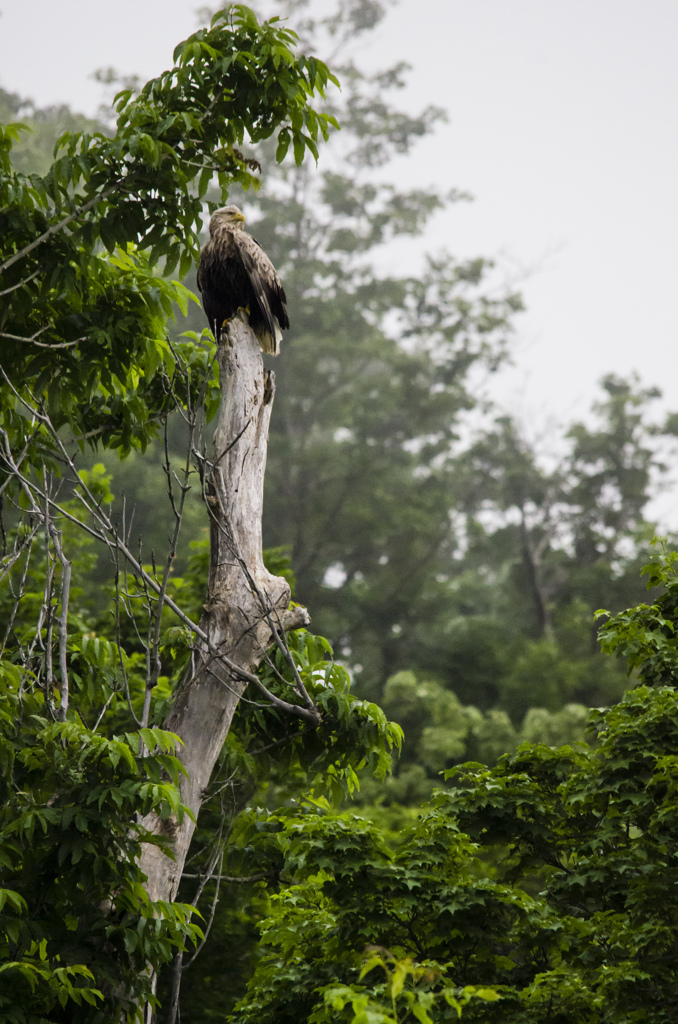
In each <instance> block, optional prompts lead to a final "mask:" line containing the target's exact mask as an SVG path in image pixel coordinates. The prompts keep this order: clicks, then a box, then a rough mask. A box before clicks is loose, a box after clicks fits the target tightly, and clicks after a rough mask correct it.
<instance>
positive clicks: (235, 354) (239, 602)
mask: <svg viewBox="0 0 678 1024" xmlns="http://www.w3.org/2000/svg"><path fill="white" fill-rule="evenodd" d="M224 335H225V337H224ZM221 340H222V343H221V344H220V346H219V366H220V378H221V395H222V398H221V408H220V412H219V421H218V424H217V428H216V431H215V434H214V458H213V462H212V464H211V468H210V471H209V472H208V474H207V476H206V480H205V500H206V502H207V507H208V510H209V513H210V567H209V581H208V588H207V599H206V601H205V605H204V614H203V616H202V618H201V621H200V627H201V632H202V633H203V636H204V637H205V638H206V639H201V638H199V639H198V641H197V643H196V650H195V656H194V659H193V661H194V666H193V668H192V671H190V672H189V673H187V675H186V676H185V678H184V680H183V681H182V683H181V685H180V686H179V689H178V691H177V693H176V696H175V699H174V703H173V706H172V710H171V711H170V713H169V715H168V717H167V719H166V721H165V722H164V728H165V729H169V730H170V731H171V732H174V733H177V735H178V736H179V737H180V738H181V740H182V741H183V747H181V748H180V749H179V751H178V756H179V758H180V760H181V761H182V763H183V765H184V767H185V768H186V770H187V772H188V778H183V777H182V779H181V783H180V791H181V800H182V803H184V804H185V805H186V806H187V807H189V808H190V810H191V811H192V812H193V814H194V815H196V816H197V814H198V811H199V809H200V804H201V801H202V797H203V794H204V792H205V789H206V788H207V785H208V783H209V780H210V776H211V774H212V770H213V768H214V765H215V763H216V760H217V758H218V756H219V753H220V751H221V749H222V747H223V744H224V741H225V739H226V736H227V734H228V730H229V728H230V725H231V722H232V720H233V715H234V713H235V710H236V707H237V705H238V701H239V699H240V697H241V695H242V693H243V690H244V689H245V687H246V686H247V676H248V675H249V676H250V677H251V676H252V674H253V673H255V672H256V669H257V666H258V665H259V662H260V661H261V659H262V657H263V656H264V652H265V651H266V649H267V648H268V647H269V646H270V645H271V643H272V641H273V640H274V639H275V635H276V633H278V634H280V633H282V630H283V629H294V628H299V627H300V626H303V625H307V624H308V621H309V620H308V613H307V612H306V610H305V609H304V608H295V609H293V610H292V611H288V604H289V600H290V589H289V585H288V583H287V581H286V580H285V579H283V578H281V577H278V576H273V575H271V573H269V572H268V570H267V569H266V567H265V566H264V562H263V557H262V537H261V518H262V509H263V493H264V471H265V468H266V449H267V443H268V426H269V420H270V417H271V407H272V401H273V393H274V377H273V374H272V373H271V372H270V371H269V370H266V369H265V368H264V365H263V358H262V354H261V349H260V347H259V342H258V341H257V338H256V337H255V335H254V333H253V331H252V330H251V328H250V327H249V325H248V323H247V321H246V318H244V317H241V316H240V315H239V316H237V317H234V318H233V320H232V321H231V322H230V323H229V325H228V329H227V331H225V332H224V334H222V339H221ZM276 703H277V702H276ZM281 703H282V702H281ZM293 710H294V712H295V713H299V714H301V715H302V716H303V717H307V718H309V719H310V720H311V721H316V722H317V721H319V715H318V714H317V711H315V709H314V708H302V707H296V706H294V708H293ZM144 824H145V825H146V827H147V828H150V829H151V831H153V832H154V833H155V834H158V835H164V836H165V837H167V838H168V839H169V840H170V841H171V843H172V847H173V853H174V857H175V859H174V860H171V859H170V858H169V857H167V856H166V855H165V854H164V853H162V851H161V850H159V849H158V848H157V847H154V846H152V845H150V844H146V845H145V846H144V850H143V854H142V858H141V868H142V870H143V871H144V872H145V874H146V875H147V877H148V882H147V890H148V894H149V896H150V897H151V899H154V900H156V899H162V900H172V899H173V898H174V897H175V896H176V892H177V889H178V887H179V880H180V878H181V872H182V870H183V865H184V861H185V858H186V854H187V852H188V846H189V843H190V840H191V836H192V834H193V828H194V825H193V822H192V821H191V820H190V818H189V817H188V816H185V817H184V819H183V821H181V822H180V821H178V819H176V818H175V817H172V818H170V819H166V820H164V821H163V820H161V819H160V818H158V817H157V816H149V818H148V819H147V820H146V821H145V822H144Z"/></svg>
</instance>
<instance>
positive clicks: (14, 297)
mask: <svg viewBox="0 0 678 1024" xmlns="http://www.w3.org/2000/svg"><path fill="white" fill-rule="evenodd" d="M295 39H296V37H295V35H294V33H293V32H291V31H289V30H288V29H285V28H283V27H281V26H280V25H279V24H278V23H277V19H273V21H272V22H266V23H263V24H261V25H260V24H259V23H258V22H257V20H256V18H255V17H254V15H253V13H252V12H251V11H250V10H249V9H248V8H246V7H243V6H241V5H235V6H232V7H229V8H225V9H224V10H223V11H219V12H217V14H215V16H214V18H213V19H212V23H211V26H210V28H209V29H201V30H200V31H198V32H196V33H195V34H194V35H192V36H191V37H190V38H189V39H187V40H186V41H185V42H184V43H181V44H180V45H179V46H178V47H177V48H176V50H175V53H174V60H175V66H174V67H173V68H172V69H171V70H170V71H168V72H166V73H164V74H162V75H160V76H159V77H158V78H157V79H153V80H152V81H150V82H148V83H147V85H145V86H144V87H143V89H141V91H140V92H139V94H138V95H137V96H133V94H132V92H131V90H125V91H123V92H122V93H120V94H119V95H118V97H117V98H116V110H117V113H118V117H117V122H116V127H115V134H114V135H113V136H112V137H110V138H109V137H108V136H107V135H105V134H103V133H102V132H100V131H94V132H89V131H76V132H70V133H68V132H67V133H66V134H64V135H63V136H62V137H61V138H60V139H59V141H58V142H57V145H56V148H55V161H54V163H53V165H52V166H51V167H50V169H49V170H48V171H47V173H45V174H44V175H39V174H35V173H34V174H30V175H25V174H23V173H20V172H18V171H15V170H14V169H13V168H12V165H11V162H10V154H11V148H12V145H13V144H14V143H15V142H16V141H17V139H18V137H19V127H20V126H17V125H12V124H9V125H7V126H5V127H4V128H2V130H1V133H0V208H1V209H2V213H1V214H0V237H1V238H2V243H1V245H0V273H2V283H3V292H4V294H5V299H4V302H3V310H2V314H1V315H0V337H1V338H2V342H3V378H4V379H3V384H2V386H1V389H0V395H1V405H2V411H3V413H2V415H3V419H2V425H3V427H4V428H5V429H6V430H7V433H8V435H9V439H10V442H11V444H12V446H13V448H14V450H21V448H22V447H23V443H24V441H28V443H29V450H30V452H31V456H32V458H33V459H34V460H39V456H40V455H42V458H43V459H44V451H43V449H44V448H45V447H49V442H48V439H47V437H46V436H45V435H44V432H43V431H41V429H40V426H38V427H37V429H36V426H35V425H34V424H33V423H32V421H31V419H30V417H29V418H28V419H27V418H26V412H25V403H26V401H28V405H29V407H30V408H31V409H34V408H36V407H40V406H42V405H43V404H44V407H45V409H46V410H47V411H48V412H49V413H50V415H51V417H52V420H53V422H54V425H55V427H56V428H57V429H58V428H60V427H62V426H64V425H68V427H69V428H70V430H71V431H72V432H73V433H74V434H75V436H76V437H78V438H82V437H87V438H94V437H96V438H98V439H99V440H100V441H102V442H103V443H104V444H105V445H106V446H108V447H113V448H119V449H121V450H122V451H123V452H128V451H129V450H130V448H131V447H132V446H134V447H141V448H143V447H145V445H146V444H147V442H148V440H149V438H150V437H152V436H153V433H154V424H155V423H156V422H157V420H158V417H159V416H162V415H163V414H165V413H166V412H167V410H168V408H169V407H170V405H169V396H168V393H167V391H168V389H167V387H163V383H162V377H163V375H164V376H166V377H169V378H170V379H171V378H172V377H173V371H174V365H175V361H176V359H175V354H174V353H173V351H172V347H171V346H170V345H169V344H168V342H167V339H166V336H165V324H166V321H167V318H168V316H169V315H171V313H172V307H173V304H174V303H176V304H177V305H178V307H179V308H180V309H182V310H183V312H184V313H185V312H186V307H187V303H188V301H189V299H190V298H191V296H190V295H189V294H188V293H187V292H186V291H185V289H183V288H182V286H181V285H180V284H178V283H177V282H172V281H171V280H169V279H168V277H162V276H160V274H159V273H158V272H157V270H156V269H155V268H156V264H157V263H158V261H159V260H162V261H163V269H164V274H165V275H170V274H171V273H172V272H173V271H174V269H175V268H176V267H177V266H179V269H180V273H181V275H182V276H183V275H185V274H186V272H187V271H188V269H189V268H190V267H191V266H192V265H193V263H194V261H195V259H196V256H197V254H198V249H199V242H198V232H199V231H200V229H201V227H202V217H203V197H204V195H205V192H206V191H207V188H208V186H209V184H210V182H211V181H212V178H213V177H216V179H217V181H218V183H219V188H220V190H221V196H222V198H223V197H225V196H226V195H227V193H228V189H229V188H230V187H232V185H233V184H235V183H236V182H237V183H239V184H240V185H241V186H243V187H246V188H250V187H253V186H254V187H257V186H258V184H259V180H258V179H257V178H256V177H255V175H254V173H253V171H254V170H256V166H257V165H256V163H255V162H253V161H252V160H249V159H248V158H246V157H245V156H244V155H243V154H242V153H241V151H240V150H239V149H238V148H237V147H238V146H240V145H243V144H244V143H245V142H247V141H251V142H258V141H260V140H262V139H266V138H268V137H270V136H271V135H273V134H274V133H275V132H276V131H277V132H278V138H279V140H281V141H282V142H284V140H288V141H291V142H292V145H293V149H294V154H295V159H296V161H297V162H298V163H300V162H301V161H302V159H303V156H304V153H305V152H306V150H309V151H310V152H311V153H312V154H313V156H317V142H318V140H319V139H320V138H321V137H322V138H327V134H328V130H329V128H330V126H331V125H332V124H333V123H334V119H333V118H332V116H331V115H328V114H325V113H318V112H316V111H315V110H314V109H313V107H312V106H311V101H312V97H313V96H314V95H316V94H317V95H319V96H322V95H323V94H324V90H325V87H326V86H327V84H328V83H329V82H330V81H332V82H335V83H336V79H334V77H333V76H332V75H331V74H330V72H329V70H328V69H327V67H326V66H325V65H324V64H323V63H322V61H319V60H317V59H315V58H313V57H303V56H296V55H295V54H294V53H293V51H292V49H291V47H293V46H294V43H295ZM279 149H280V151H279V159H282V158H283V156H284V149H285V146H284V145H282V147H281V148H280V147H279ZM177 347H178V349H179V352H180V354H181V355H182V356H183V357H184V359H185V360H186V361H187V363H188V364H189V365H191V366H192V369H193V372H194V373H195V375H196V376H197V378H198V380H199V381H202V380H203V379H204V377H205V374H209V372H210V370H211V366H212V361H211V358H210V349H209V345H208V346H206V347H205V346H204V345H203V344H202V343H201V342H200V340H199V339H195V338H191V339H184V340H183V341H182V342H180V343H177ZM159 371H161V372H159ZM187 384H188V393H189V394H190V393H191V391H192V390H193V388H194V387H195V386H196V382H195V380H189V381H188V382H187ZM199 391H200V384H199V383H198V385H197V392H196V393H198V392H199Z"/></svg>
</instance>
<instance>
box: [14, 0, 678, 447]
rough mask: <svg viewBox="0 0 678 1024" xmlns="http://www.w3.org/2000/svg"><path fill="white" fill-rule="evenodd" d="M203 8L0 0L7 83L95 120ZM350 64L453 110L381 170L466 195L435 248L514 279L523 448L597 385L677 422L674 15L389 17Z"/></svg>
mask: <svg viewBox="0 0 678 1024" xmlns="http://www.w3.org/2000/svg"><path fill="white" fill-rule="evenodd" d="M319 3H320V5H321V6H322V5H325V4H327V5H328V6H329V8H330V9H331V8H332V6H333V4H332V3H331V0H319ZM198 6H199V4H198V2H196V0H116V2H114V3H109V2H106V3H103V2H101V0H59V2H58V3H57V2H54V0H0V11H1V12H2V17H1V18H0V84H1V85H2V86H3V87H4V88H6V89H10V90H13V91H17V92H19V93H21V94H24V95H27V96H31V97H32V98H33V99H34V100H35V101H36V102H37V103H39V104H41V105H44V104H48V103H55V102H60V101H64V102H67V103H70V104H71V105H72V106H74V107H76V108H77V109H80V110H82V111H84V112H86V113H93V112H94V111H95V109H96V107H97V105H98V103H99V102H100V100H101V90H100V87H99V86H98V85H97V84H96V83H95V82H94V81H92V79H91V77H90V76H91V74H92V72H93V71H94V70H95V69H96V68H99V67H102V66H107V65H112V66H114V67H115V68H117V69H118V70H119V71H121V72H124V73H130V74H139V75H140V76H142V77H143V78H144V79H146V78H149V77H151V76H153V75H155V74H157V73H159V72H160V71H161V70H163V69H164V68H165V67H167V66H168V65H169V63H170V62H171V54H172V49H173V47H174V45H175V44H176V43H177V42H178V41H179V40H180V39H182V38H184V37H185V36H186V35H188V34H190V32H192V31H193V30H194V29H195V28H196V18H195V13H194V12H195V10H196V8H197V7H198ZM292 27H294V26H293V25H292ZM359 57H360V59H361V60H362V61H363V62H364V63H365V64H366V65H368V66H373V67H375V68H380V67H383V66H386V65H387V64H389V63H391V62H393V61H395V60H401V59H405V60H409V61H410V62H411V63H412V65H413V71H412V74H411V84H410V87H409V89H408V91H407V93H403V95H402V100H403V103H404V104H406V105H407V106H409V107H411V108H412V109H417V108H418V107H421V106H424V105H426V104H428V103H431V102H433V103H436V104H439V105H441V106H444V107H446V108H447V109H448V111H449V115H450V123H449V124H448V125H446V126H443V127H442V128H440V130H439V131H438V132H437V134H436V136H435V137H434V138H432V139H430V140H427V141H425V142H424V143H422V144H421V146H420V147H419V148H418V149H417V150H416V152H415V155H414V157H413V158H411V159H410V160H409V161H407V162H405V161H401V162H399V163H398V164H397V165H396V167H395V168H394V171H393V173H394V174H396V173H397V175H398V177H399V182H400V183H401V184H415V183H418V184H422V183H424V184H438V185H441V186H444V187H448V186H449V187H452V186H455V187H459V188H463V189H467V190H469V191H470V192H472V193H473V194H474V196H475V197H476V198H475V202H474V203H471V204H459V205H457V206H455V207H454V208H453V209H452V210H450V211H449V212H447V213H444V214H441V215H440V216H439V217H438V218H437V220H436V221H435V223H434V224H433V225H432V227H431V229H430V231H429V234H428V243H429V246H430V248H431V249H433V250H435V249H437V248H440V247H442V246H447V247H449V248H450V249H451V250H452V251H453V252H454V253H455V254H457V255H460V256H466V255H485V256H497V257H499V259H500V265H501V267H502V268H503V269H504V270H505V271H506V273H507V274H508V275H512V274H513V275H515V277H516V278H522V277H523V275H526V276H525V277H524V280H522V282H521V288H522V291H523V293H524V296H525V299H526V303H527V306H528V313H527V314H526V315H524V316H523V317H521V318H520V321H519V330H518V337H517V343H516V362H517V368H516V369H515V370H514V371H512V372H510V373H505V374H503V376H502V383H501V385H500V387H499V389H498V394H499V395H500V398H501V400H502V401H503V402H504V404H505V405H506V407H507V408H509V409H510V411H512V412H516V413H518V414H519V415H520V416H521V417H522V419H523V421H524V422H525V423H526V426H527V429H528V432H529V431H530V430H533V431H535V432H538V431H542V430H543V429H544V424H545V422H546V420H547V418H548V417H549V416H552V417H555V418H558V419H561V418H563V417H564V418H566V419H569V418H571V417H572V416H573V415H583V414H584V412H585V410H586V409H587V407H588V405H589V404H590V401H591V399H592V397H593V395H594V393H595V383H596V381H597V380H598V379H599V378H600V376H601V375H602V374H604V373H607V372H617V373H620V374H628V373H630V372H631V371H633V370H636V371H638V372H639V373H640V374H641V376H642V378H643V381H644V382H645V383H647V384H656V385H659V386H660V387H661V388H662V389H663V390H664V393H665V396H666V402H667V405H668V406H669V407H671V408H675V409H678V372H677V371H678V318H677V309H676V306H677V303H676V298H675V296H676V278H677V272H678V252H677V244H678V243H677V235H678V231H677V228H678V137H677V125H676V101H677V99H678V2H676V0H548V2H545V0H400V3H399V4H398V5H397V6H396V7H395V8H394V9H393V10H392V11H391V13H389V15H388V17H387V19H386V21H385V23H384V24H383V25H382V27H381V28H380V29H379V31H378V32H377V33H375V34H373V36H372V37H371V39H370V42H369V44H368V45H365V46H363V48H362V49H361V50H360V51H359ZM385 259H386V260H387V262H389V263H390V266H391V267H392V268H397V266H398V265H402V264H403V263H404V261H406V260H407V259H408V252H407V247H406V246H405V245H403V244H402V243H401V244H399V245H396V246H394V247H393V249H392V250H391V251H390V252H389V253H387V254H386V255H385Z"/></svg>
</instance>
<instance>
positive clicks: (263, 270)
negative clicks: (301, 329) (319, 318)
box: [235, 231, 289, 336]
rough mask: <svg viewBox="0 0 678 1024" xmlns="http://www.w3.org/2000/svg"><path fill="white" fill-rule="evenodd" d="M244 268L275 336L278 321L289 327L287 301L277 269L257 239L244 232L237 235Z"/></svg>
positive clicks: (281, 324)
mask: <svg viewBox="0 0 678 1024" xmlns="http://www.w3.org/2000/svg"><path fill="white" fill-rule="evenodd" d="M235 238H236V241H237V244H238V250H239V252H240V255H241V258H242V262H243V266H244V267H245V270H246V271H247V274H248V276H249V279H250V282H251V284H252V288H253V289H254V294H255V295H256V297H257V300H258V302H259V306H260V308H261V312H262V314H263V316H264V319H265V320H266V326H267V328H268V329H269V330H270V331H271V334H273V335H274V336H275V328H276V322H275V321H276V320H277V321H278V323H279V325H280V327H284V328H287V327H289V319H288V317H287V312H286V310H285V307H284V303H285V302H286V301H287V300H286V297H285V290H284V288H283V286H282V284H281V283H280V278H279V277H278V275H277V273H276V269H275V267H274V266H273V264H272V263H271V261H270V259H269V258H268V256H267V254H266V253H265V252H264V250H263V249H262V248H261V246H260V245H259V243H258V242H257V241H256V239H254V238H252V236H251V235H248V234H245V232H244V231H238V232H236V234H235Z"/></svg>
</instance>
